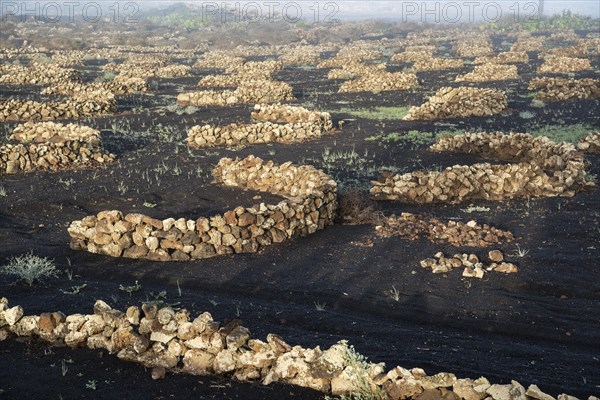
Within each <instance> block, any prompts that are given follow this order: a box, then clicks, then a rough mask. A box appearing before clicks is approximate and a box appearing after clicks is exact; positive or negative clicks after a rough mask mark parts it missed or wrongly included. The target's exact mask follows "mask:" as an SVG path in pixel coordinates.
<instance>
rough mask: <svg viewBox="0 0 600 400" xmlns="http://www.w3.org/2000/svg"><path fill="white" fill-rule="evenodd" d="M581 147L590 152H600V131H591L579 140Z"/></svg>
mask: <svg viewBox="0 0 600 400" xmlns="http://www.w3.org/2000/svg"><path fill="white" fill-rule="evenodd" d="M579 149H580V150H583V151H586V152H588V153H600V132H597V133H591V134H589V135H587V136H586V137H585V138H583V139H582V140H581V142H579Z"/></svg>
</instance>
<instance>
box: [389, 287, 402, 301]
mask: <svg viewBox="0 0 600 400" xmlns="http://www.w3.org/2000/svg"><path fill="white" fill-rule="evenodd" d="M387 294H388V296H389V297H390V298H391V299H392V300H394V301H400V296H402V293H400V291H399V290H398V289H396V287H395V286H392V288H391V289H390V290H388V292H387Z"/></svg>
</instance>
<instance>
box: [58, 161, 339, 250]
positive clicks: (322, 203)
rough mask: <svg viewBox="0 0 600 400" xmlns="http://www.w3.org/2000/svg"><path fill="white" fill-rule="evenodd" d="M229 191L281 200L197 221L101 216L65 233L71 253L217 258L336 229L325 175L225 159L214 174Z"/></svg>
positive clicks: (332, 195)
mask: <svg viewBox="0 0 600 400" xmlns="http://www.w3.org/2000/svg"><path fill="white" fill-rule="evenodd" d="M213 176H214V177H215V180H216V181H217V182H219V183H222V184H224V185H226V186H236V187H241V188H249V189H255V190H260V191H265V192H270V193H273V194H276V195H281V196H283V197H285V198H286V200H283V201H281V202H279V203H278V204H274V205H266V204H264V203H261V204H257V205H254V206H252V207H249V208H244V207H237V208H236V209H234V210H231V211H228V212H226V213H225V214H223V215H215V216H212V217H210V218H205V217H200V218H198V219H195V220H192V219H190V220H188V219H185V218H180V219H178V220H175V219H173V218H167V219H165V220H158V219H154V218H150V217H148V216H145V215H141V214H127V215H125V216H124V215H123V214H122V213H121V212H119V211H102V212H100V213H98V215H96V216H89V217H86V218H84V219H83V220H80V221H74V222H72V223H71V225H70V226H69V229H68V232H69V234H70V235H71V238H72V240H71V247H72V248H73V249H77V250H86V251H89V252H92V253H99V254H106V255H109V256H112V257H121V256H122V257H128V258H145V259H149V260H155V261H171V260H173V261H183V260H189V259H201V258H209V257H213V256H216V255H220V254H233V253H255V252H257V251H258V250H259V249H260V248H262V247H264V246H268V245H271V244H273V243H281V242H283V241H284V240H287V239H290V238H293V237H296V236H303V235H307V234H311V233H314V232H316V231H317V230H319V229H324V228H325V227H326V226H328V225H330V224H331V223H333V219H334V217H335V210H336V208H337V203H336V201H337V196H336V184H335V182H334V181H333V180H332V179H331V177H329V176H328V175H326V174H325V173H323V172H321V171H319V170H317V169H315V168H313V167H309V166H294V165H292V164H291V163H285V164H281V165H276V164H274V163H273V162H264V161H263V160H261V159H260V158H255V157H253V156H249V157H247V158H245V159H243V160H239V159H238V160H231V159H227V158H224V159H222V160H221V161H220V162H219V164H218V165H217V166H216V167H215V169H214V170H213Z"/></svg>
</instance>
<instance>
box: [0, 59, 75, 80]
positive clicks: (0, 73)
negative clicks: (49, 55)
mask: <svg viewBox="0 0 600 400" xmlns="http://www.w3.org/2000/svg"><path fill="white" fill-rule="evenodd" d="M80 80H81V77H80V75H79V73H78V72H77V71H75V70H74V69H66V68H62V67H59V66H58V65H55V64H40V63H33V64H32V65H30V66H27V67H24V66H21V65H10V64H9V65H2V66H0V83H8V84H14V85H46V84H50V83H61V82H79V81H80Z"/></svg>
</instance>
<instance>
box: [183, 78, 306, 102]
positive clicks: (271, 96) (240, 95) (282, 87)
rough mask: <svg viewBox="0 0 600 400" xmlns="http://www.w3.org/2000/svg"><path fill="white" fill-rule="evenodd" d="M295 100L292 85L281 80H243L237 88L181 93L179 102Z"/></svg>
mask: <svg viewBox="0 0 600 400" xmlns="http://www.w3.org/2000/svg"><path fill="white" fill-rule="evenodd" d="M290 100H294V94H293V92H292V87H291V86H290V85H289V84H288V83H285V82H279V81H269V80H265V81H242V82H240V84H239V86H238V88H237V89H235V90H225V91H215V90H206V91H199V92H191V93H181V94H179V95H178V96H177V104H179V105H183V106H187V105H192V106H206V105H219V106H225V105H231V104H249V103H274V102H278V101H290Z"/></svg>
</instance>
